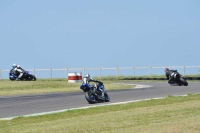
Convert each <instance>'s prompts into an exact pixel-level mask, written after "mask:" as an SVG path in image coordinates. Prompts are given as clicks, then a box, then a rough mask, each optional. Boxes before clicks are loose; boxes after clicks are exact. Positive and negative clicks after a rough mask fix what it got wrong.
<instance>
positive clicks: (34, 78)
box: [27, 74, 36, 81]
mask: <svg viewBox="0 0 200 133" xmlns="http://www.w3.org/2000/svg"><path fill="white" fill-rule="evenodd" d="M27 80H29V81H36V77H35V76H34V75H32V74H29V75H27Z"/></svg>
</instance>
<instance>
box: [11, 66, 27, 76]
mask: <svg viewBox="0 0 200 133" xmlns="http://www.w3.org/2000/svg"><path fill="white" fill-rule="evenodd" d="M12 67H13V72H14V73H19V76H18V77H17V78H16V80H20V78H21V77H22V76H23V74H24V72H25V70H24V69H22V67H20V65H17V64H13V66H12Z"/></svg>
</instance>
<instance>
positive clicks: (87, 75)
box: [82, 73, 104, 91]
mask: <svg viewBox="0 0 200 133" xmlns="http://www.w3.org/2000/svg"><path fill="white" fill-rule="evenodd" d="M90 82H97V83H99V84H98V85H96V84H95V85H94V86H91V85H89V83H90ZM82 84H88V85H89V86H90V87H94V89H96V90H100V89H99V86H100V85H101V84H103V83H102V82H101V81H98V80H93V79H92V78H91V77H90V74H89V73H87V74H85V76H84V77H83V82H82ZM93 91H95V90H93ZM100 91H104V90H100Z"/></svg>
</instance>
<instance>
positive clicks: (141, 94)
mask: <svg viewBox="0 0 200 133" xmlns="http://www.w3.org/2000/svg"><path fill="white" fill-rule="evenodd" d="M127 84H143V85H150V86H151V87H144V88H137V89H130V90H117V91H107V92H108V94H109V96H110V98H111V102H108V103H98V104H88V102H87V101H86V100H85V97H84V93H83V92H76V93H56V94H55V93H54V94H43V95H23V96H15V97H0V119H4V118H9V117H10V118H11V117H16V116H23V115H29V114H36V113H42V112H50V111H57V110H65V109H71V108H79V107H87V106H95V105H103V104H110V103H117V102H126V101H135V100H142V99H152V98H158V97H166V96H168V95H172V96H175V95H186V94H189V93H191V94H194V93H200V82H189V86H170V85H169V84H167V83H166V82H144V83H142V82H139V83H136V82H132V83H127Z"/></svg>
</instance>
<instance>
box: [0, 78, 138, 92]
mask: <svg viewBox="0 0 200 133" xmlns="http://www.w3.org/2000/svg"><path fill="white" fill-rule="evenodd" d="M112 83H113V82H112V81H105V82H104V85H105V88H106V90H118V89H131V88H134V87H135V86H134V85H124V84H112ZM80 84H81V83H68V81H67V80H66V79H54V80H37V81H9V80H1V81H0V96H8V95H22V94H42V93H54V92H79V91H80V92H81V91H82V90H80Z"/></svg>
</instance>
